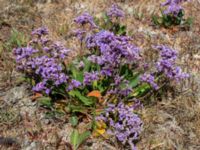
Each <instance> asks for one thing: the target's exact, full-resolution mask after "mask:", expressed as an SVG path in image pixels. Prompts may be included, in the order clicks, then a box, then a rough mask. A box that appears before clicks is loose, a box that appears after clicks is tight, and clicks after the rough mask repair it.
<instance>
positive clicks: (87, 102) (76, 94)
mask: <svg viewBox="0 0 200 150" xmlns="http://www.w3.org/2000/svg"><path fill="white" fill-rule="evenodd" d="M69 95H70V96H72V97H76V98H78V99H79V100H80V101H81V102H83V103H84V105H86V106H90V105H92V104H93V103H94V101H92V100H91V99H90V98H88V97H85V96H83V95H81V93H80V92H79V91H77V90H72V91H70V92H69Z"/></svg>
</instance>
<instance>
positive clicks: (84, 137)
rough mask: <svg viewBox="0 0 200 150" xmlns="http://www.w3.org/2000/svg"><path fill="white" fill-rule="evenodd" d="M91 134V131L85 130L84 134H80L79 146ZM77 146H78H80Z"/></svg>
mask: <svg viewBox="0 0 200 150" xmlns="http://www.w3.org/2000/svg"><path fill="white" fill-rule="evenodd" d="M90 135H91V132H90V131H85V132H83V133H82V134H79V139H78V144H77V146H78V147H79V146H80V145H81V144H82V143H83V142H84V141H85V140H86V139H87V138H89V137H90ZM78 147H77V148H78Z"/></svg>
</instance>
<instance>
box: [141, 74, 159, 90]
mask: <svg viewBox="0 0 200 150" xmlns="http://www.w3.org/2000/svg"><path fill="white" fill-rule="evenodd" d="M140 79H141V81H143V82H147V83H148V84H150V85H151V86H152V87H153V88H154V89H155V90H158V89H159V87H158V85H157V84H156V83H155V78H154V76H153V75H152V74H146V73H145V74H144V75H142V76H141V78H140Z"/></svg>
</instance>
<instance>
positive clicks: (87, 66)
mask: <svg viewBox="0 0 200 150" xmlns="http://www.w3.org/2000/svg"><path fill="white" fill-rule="evenodd" d="M83 62H84V69H83V72H88V71H89V70H90V67H91V62H90V61H89V60H88V59H87V58H85V57H83Z"/></svg>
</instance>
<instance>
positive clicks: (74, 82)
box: [67, 79, 82, 91]
mask: <svg viewBox="0 0 200 150" xmlns="http://www.w3.org/2000/svg"><path fill="white" fill-rule="evenodd" d="M81 85H82V84H81V82H79V81H77V80H74V79H72V80H71V82H70V83H69V86H68V89H67V90H68V91H71V90H73V89H74V88H78V87H80V86H81Z"/></svg>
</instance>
